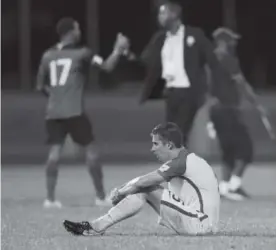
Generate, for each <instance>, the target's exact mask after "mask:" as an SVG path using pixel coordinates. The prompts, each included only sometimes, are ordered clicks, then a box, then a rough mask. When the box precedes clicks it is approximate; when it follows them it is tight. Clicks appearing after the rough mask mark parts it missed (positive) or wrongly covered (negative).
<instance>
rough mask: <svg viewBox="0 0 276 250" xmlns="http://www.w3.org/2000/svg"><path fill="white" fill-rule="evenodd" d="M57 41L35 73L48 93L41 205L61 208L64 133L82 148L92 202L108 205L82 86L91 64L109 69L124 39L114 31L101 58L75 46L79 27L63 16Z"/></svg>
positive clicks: (39, 83)
mask: <svg viewBox="0 0 276 250" xmlns="http://www.w3.org/2000/svg"><path fill="white" fill-rule="evenodd" d="M57 32H58V34H59V36H60V41H59V43H57V44H56V45H55V46H53V47H52V48H50V49H48V50H47V51H46V52H45V53H44V54H43V56H42V60H41V63H40V66H39V71H38V76H37V90H39V91H41V92H43V93H45V94H46V95H47V96H48V104H47V108H46V130H47V134H48V138H47V142H48V143H49V144H51V147H50V150H49V154H48V159H47V166H46V187H47V199H46V200H45V202H44V207H46V208H49V207H61V203H60V202H59V201H57V200H56V199H55V187H56V184H57V176H58V165H59V162H60V158H61V152H62V147H63V144H64V142H65V139H66V137H67V135H69V136H70V137H71V138H72V140H73V141H74V142H75V143H77V144H79V145H80V146H82V147H84V149H85V156H86V162H87V165H88V170H89V173H90V176H91V179H92V180H93V182H94V186H95V189H96V205H109V204H110V202H109V200H108V198H106V195H105V191H104V188H103V173H102V167H101V162H100V157H99V152H98V149H97V146H96V144H95V142H94V135H93V132H92V124H91V122H90V120H89V118H88V116H87V115H86V114H85V112H84V88H85V85H86V83H87V82H88V76H89V67H90V66H91V65H93V66H97V67H98V68H100V69H102V70H104V71H106V72H111V71H112V70H113V69H114V67H115V66H116V64H117V62H118V60H119V58H120V56H121V55H122V53H123V51H124V50H125V49H127V47H128V46H129V42H128V39H127V38H126V37H124V36H123V35H122V34H118V36H117V39H116V42H115V45H114V48H113V51H112V53H111V54H110V56H109V57H108V58H107V59H106V60H103V59H102V58H101V57H100V56H97V55H95V54H93V53H92V51H91V50H90V49H88V48H86V47H82V46H79V40H80V37H81V32H80V27H79V24H78V22H77V21H75V20H74V19H72V18H63V19H61V20H60V21H59V22H58V24H57Z"/></svg>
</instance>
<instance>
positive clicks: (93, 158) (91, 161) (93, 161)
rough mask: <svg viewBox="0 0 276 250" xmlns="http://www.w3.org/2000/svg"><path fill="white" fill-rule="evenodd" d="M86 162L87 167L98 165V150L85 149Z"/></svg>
mask: <svg viewBox="0 0 276 250" xmlns="http://www.w3.org/2000/svg"><path fill="white" fill-rule="evenodd" d="M86 161H87V163H88V165H89V166H95V165H98V163H99V162H100V154H99V152H98V150H96V149H95V148H93V147H92V148H91V147H89V148H87V150H86Z"/></svg>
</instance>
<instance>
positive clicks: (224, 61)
mask: <svg viewBox="0 0 276 250" xmlns="http://www.w3.org/2000/svg"><path fill="white" fill-rule="evenodd" d="M213 38H214V43H215V46H216V48H215V51H214V54H215V55H216V56H217V58H218V59H219V61H220V63H221V68H222V72H223V79H222V82H221V83H220V84H216V83H214V84H212V85H211V89H212V91H211V92H212V95H213V100H212V102H211V107H210V119H211V121H212V123H213V126H214V129H215V132H216V135H217V137H218V140H219V145H220V148H221V153H222V162H223V167H222V181H221V182H220V193H221V195H222V196H223V197H225V198H228V199H231V200H243V199H244V198H249V195H248V194H247V193H246V192H245V191H244V190H243V188H242V178H243V175H244V173H245V169H246V167H247V166H248V164H249V163H251V162H252V159H253V143H252V140H251V136H250V134H249V131H248V128H247V126H246V125H245V124H244V121H243V119H242V113H241V102H242V98H243V97H246V98H247V99H248V100H249V101H250V102H251V103H252V104H253V105H254V106H255V105H256V98H255V95H254V93H253V92H252V91H251V89H250V88H249V86H248V84H247V82H246V80H245V78H244V76H243V74H242V72H241V68H240V64H239V60H238V58H237V56H236V45H237V40H238V39H239V38H240V35H238V34H236V33H234V32H233V31H232V30H230V29H228V28H218V29H216V30H215V31H214V33H213ZM209 126H210V124H209Z"/></svg>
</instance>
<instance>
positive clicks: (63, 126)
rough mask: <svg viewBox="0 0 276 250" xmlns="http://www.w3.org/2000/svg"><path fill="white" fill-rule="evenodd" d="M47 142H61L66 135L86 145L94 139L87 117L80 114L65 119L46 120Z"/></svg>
mask: <svg viewBox="0 0 276 250" xmlns="http://www.w3.org/2000/svg"><path fill="white" fill-rule="evenodd" d="M46 130H47V133H48V139H47V142H48V143H49V144H63V143H64V141H65V138H66V136H67V135H70V136H71V138H72V139H73V141H74V142H75V143H77V144H79V145H81V146H87V145H88V144H90V143H91V142H92V141H93V140H94V136H93V133H92V125H91V122H90V120H89V118H88V117H87V116H86V115H85V114H82V115H80V116H74V117H70V118H66V119H48V120H46Z"/></svg>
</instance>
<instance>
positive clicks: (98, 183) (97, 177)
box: [88, 160, 105, 200]
mask: <svg viewBox="0 0 276 250" xmlns="http://www.w3.org/2000/svg"><path fill="white" fill-rule="evenodd" d="M88 164H89V174H90V176H91V179H92V180H93V183H94V186H95V189H96V195H97V197H98V198H99V199H101V200H103V199H104V198H105V191H104V185H103V171H102V165H101V163H100V162H99V160H97V161H94V162H91V161H90V162H88Z"/></svg>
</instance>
